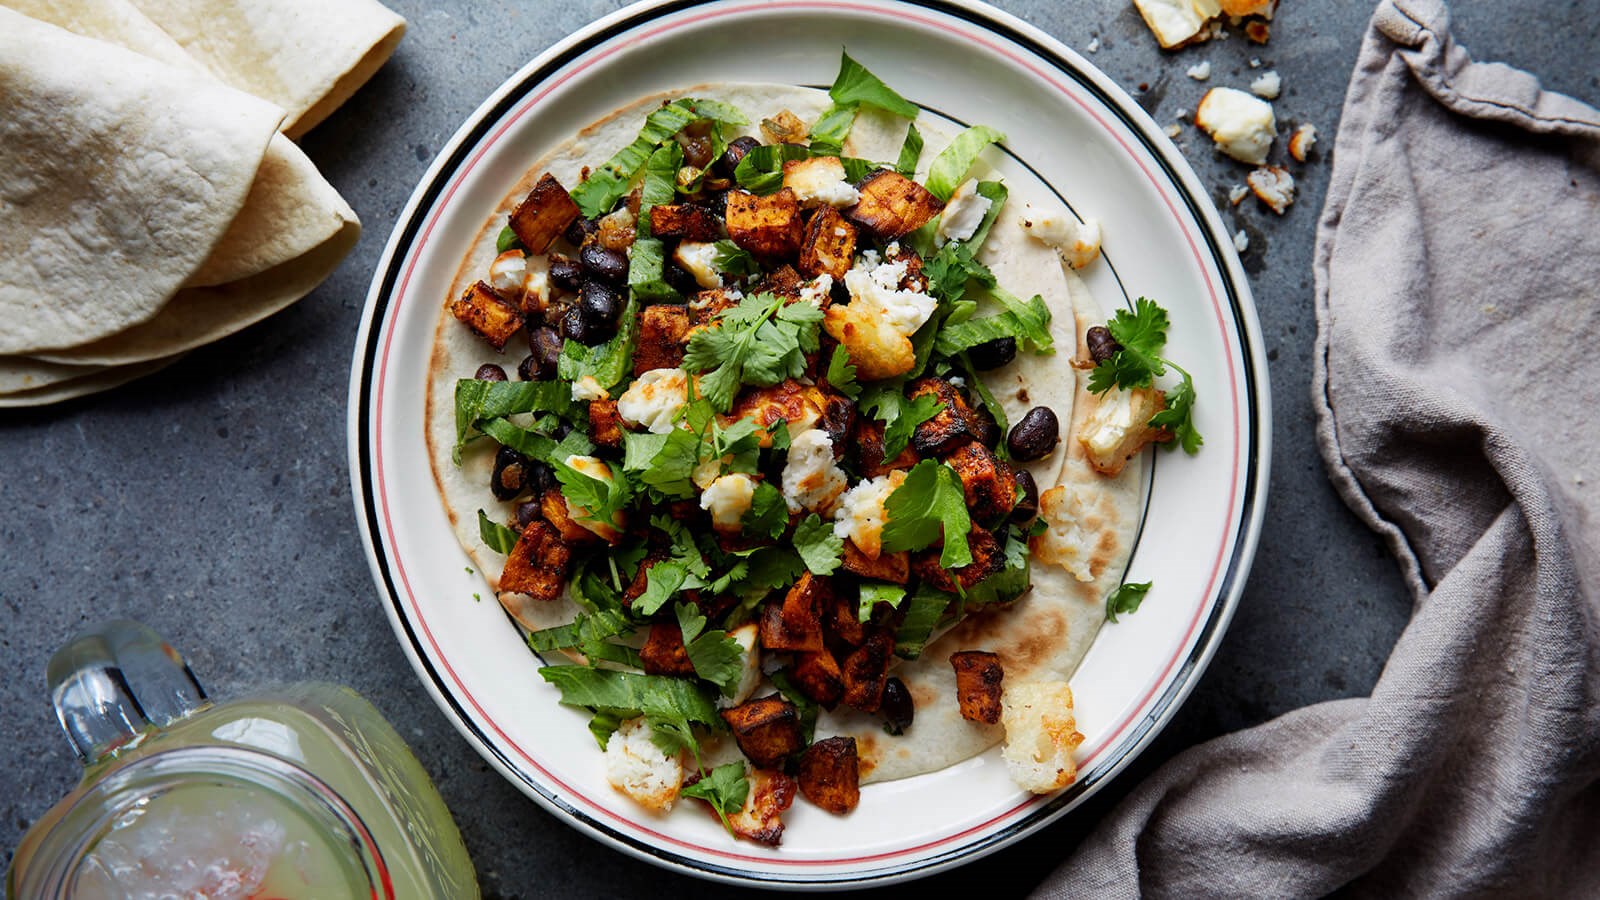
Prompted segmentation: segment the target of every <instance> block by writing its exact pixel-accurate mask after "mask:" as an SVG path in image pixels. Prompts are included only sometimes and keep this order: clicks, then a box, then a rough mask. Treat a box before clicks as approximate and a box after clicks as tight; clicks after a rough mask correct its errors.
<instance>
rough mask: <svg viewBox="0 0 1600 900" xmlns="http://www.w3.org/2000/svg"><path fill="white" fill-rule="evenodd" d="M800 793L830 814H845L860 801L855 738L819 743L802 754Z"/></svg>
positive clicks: (839, 738) (799, 773)
mask: <svg viewBox="0 0 1600 900" xmlns="http://www.w3.org/2000/svg"><path fill="white" fill-rule="evenodd" d="M798 775H799V779H798V780H799V782H800V793H801V794H804V795H805V798H806V799H807V800H810V801H811V802H812V803H815V804H816V805H817V806H820V807H822V808H823V809H825V810H827V811H828V812H831V813H838V814H840V815H843V814H844V813H847V812H849V811H851V810H853V809H855V808H856V804H857V803H860V802H861V773H860V761H859V760H858V759H857V757H856V739H855V738H853V737H831V738H827V739H825V740H820V741H817V742H816V743H815V744H812V745H811V746H810V747H807V748H806V752H805V753H803V754H801V755H800V767H799V772H798Z"/></svg>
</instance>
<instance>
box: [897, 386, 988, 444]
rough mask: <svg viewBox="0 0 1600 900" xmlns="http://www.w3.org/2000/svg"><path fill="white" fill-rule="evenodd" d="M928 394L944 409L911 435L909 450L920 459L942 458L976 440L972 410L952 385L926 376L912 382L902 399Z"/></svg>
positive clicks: (977, 430)
mask: <svg viewBox="0 0 1600 900" xmlns="http://www.w3.org/2000/svg"><path fill="white" fill-rule="evenodd" d="M930 394H931V395H932V396H934V397H937V398H938V400H939V402H940V403H943V404H944V409H941V410H939V412H938V413H936V414H935V415H934V417H933V418H931V419H929V420H927V421H926V422H923V423H922V424H920V425H918V426H917V428H916V430H915V431H913V432H911V446H912V448H913V449H915V450H916V451H917V452H918V453H920V454H922V455H923V456H944V455H945V454H946V453H949V452H950V451H952V450H954V449H956V448H957V447H959V446H961V445H962V444H965V443H967V442H969V441H972V440H974V439H976V438H977V436H978V433H979V427H978V426H977V424H976V423H975V422H974V421H973V416H972V408H971V407H970V406H968V405H967V401H966V400H965V399H963V398H962V396H961V392H960V391H958V390H956V386H955V385H953V384H951V383H950V382H948V381H945V380H944V379H943V378H936V377H933V376H929V377H927V378H918V379H917V380H916V381H913V382H912V383H911V384H910V386H909V387H908V389H907V390H906V396H907V397H910V398H911V399H912V400H915V399H917V398H918V397H923V396H927V395H930Z"/></svg>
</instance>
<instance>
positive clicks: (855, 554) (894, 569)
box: [840, 538, 911, 584]
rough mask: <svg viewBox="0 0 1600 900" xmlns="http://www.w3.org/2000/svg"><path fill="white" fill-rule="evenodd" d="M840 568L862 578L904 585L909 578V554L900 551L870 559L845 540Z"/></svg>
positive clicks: (849, 541)
mask: <svg viewBox="0 0 1600 900" xmlns="http://www.w3.org/2000/svg"><path fill="white" fill-rule="evenodd" d="M840 567H841V568H843V569H844V570H845V571H846V572H849V573H850V574H852V575H860V576H861V577H862V578H871V579H874V580H876V581H892V582H894V583H895V584H905V583H906V582H907V581H909V580H910V578H911V554H910V553H908V552H906V551H905V550H901V551H900V552H898V553H879V554H878V558H877V559H871V558H869V557H868V556H867V555H866V554H865V553H862V552H861V549H860V548H859V547H857V546H856V545H855V542H854V541H851V540H849V539H848V538H846V539H845V542H844V555H843V556H842V557H840Z"/></svg>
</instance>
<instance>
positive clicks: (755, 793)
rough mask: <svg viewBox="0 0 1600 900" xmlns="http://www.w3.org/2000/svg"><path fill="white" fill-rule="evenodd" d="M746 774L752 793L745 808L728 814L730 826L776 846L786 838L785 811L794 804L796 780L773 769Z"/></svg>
mask: <svg viewBox="0 0 1600 900" xmlns="http://www.w3.org/2000/svg"><path fill="white" fill-rule="evenodd" d="M745 777H746V779H747V780H748V781H749V782H750V793H749V794H748V795H746V797H745V801H744V808H743V809H741V810H739V811H738V812H736V813H730V814H729V815H728V827H730V828H732V829H733V833H734V834H737V835H738V836H739V837H742V838H745V839H746V840H751V841H755V842H756V843H758V844H766V845H767V846H768V847H776V846H778V842H779V841H780V840H781V839H782V838H783V812H784V810H786V809H788V808H789V806H790V805H791V804H793V803H794V795H795V782H794V779H793V778H790V777H789V776H787V775H785V774H783V773H782V772H776V771H773V770H771V769H756V770H755V771H754V772H751V773H749V774H748V775H747V776H745Z"/></svg>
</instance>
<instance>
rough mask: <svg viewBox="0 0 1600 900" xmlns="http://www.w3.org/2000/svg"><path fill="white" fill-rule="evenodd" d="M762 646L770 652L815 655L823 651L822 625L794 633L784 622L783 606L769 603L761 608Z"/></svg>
mask: <svg viewBox="0 0 1600 900" xmlns="http://www.w3.org/2000/svg"><path fill="white" fill-rule="evenodd" d="M760 628H761V631H760V636H761V646H762V647H765V648H766V649H768V650H793V651H796V652H799V651H805V652H810V653H815V652H816V651H818V650H821V649H822V625H821V623H820V622H818V624H817V626H816V627H815V628H811V629H806V630H801V631H794V630H791V629H790V628H789V627H788V625H787V623H786V622H785V621H784V615H783V604H782V603H770V602H769V603H768V604H767V605H766V606H763V607H762V608H761V619H760Z"/></svg>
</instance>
